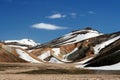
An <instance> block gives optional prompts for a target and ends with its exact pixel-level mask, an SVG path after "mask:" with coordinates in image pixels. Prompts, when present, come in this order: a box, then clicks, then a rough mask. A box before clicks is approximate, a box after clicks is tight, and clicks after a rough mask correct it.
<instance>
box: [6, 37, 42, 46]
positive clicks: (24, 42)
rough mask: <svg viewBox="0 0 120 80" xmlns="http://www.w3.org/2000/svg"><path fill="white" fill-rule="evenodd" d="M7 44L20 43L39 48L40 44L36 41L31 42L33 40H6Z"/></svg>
mask: <svg viewBox="0 0 120 80" xmlns="http://www.w3.org/2000/svg"><path fill="white" fill-rule="evenodd" d="M5 43H18V44H21V45H29V46H32V47H34V46H37V45H39V44H40V43H36V42H35V41H33V40H31V39H21V40H6V41H5Z"/></svg>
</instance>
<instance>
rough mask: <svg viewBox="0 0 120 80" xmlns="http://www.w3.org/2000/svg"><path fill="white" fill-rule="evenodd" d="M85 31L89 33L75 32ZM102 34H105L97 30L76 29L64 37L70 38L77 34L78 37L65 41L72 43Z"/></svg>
mask: <svg viewBox="0 0 120 80" xmlns="http://www.w3.org/2000/svg"><path fill="white" fill-rule="evenodd" d="M84 31H87V32H88V33H85V34H75V33H79V32H84ZM100 35H103V34H102V33H99V32H97V31H94V30H80V31H75V32H72V33H69V34H66V35H64V36H63V39H68V38H71V37H72V36H76V37H74V38H72V39H70V40H67V41H65V42H64V43H67V44H72V43H76V42H79V41H82V40H85V39H89V38H92V37H96V36H100ZM67 44H64V45H67Z"/></svg>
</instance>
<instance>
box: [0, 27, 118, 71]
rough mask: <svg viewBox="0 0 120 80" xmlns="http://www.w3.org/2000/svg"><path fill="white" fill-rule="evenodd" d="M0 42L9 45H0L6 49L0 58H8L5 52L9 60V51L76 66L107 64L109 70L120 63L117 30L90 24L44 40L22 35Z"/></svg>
mask: <svg viewBox="0 0 120 80" xmlns="http://www.w3.org/2000/svg"><path fill="white" fill-rule="evenodd" d="M1 46H7V47H8V48H7V49H6V48H4V47H1V49H0V51H1V50H3V51H5V52H2V51H1V52H2V53H1V54H0V57H2V59H3V60H0V61H1V62H9V60H8V61H6V58H5V57H4V55H6V54H7V58H8V57H9V59H10V60H11V59H13V58H12V57H11V54H12V56H14V57H15V60H17V61H18V62H30V63H64V64H65V63H71V64H74V65H75V67H77V68H87V69H104V70H105V68H106V67H110V69H111V70H112V69H113V70H115V66H118V65H119V64H120V31H119V32H114V33H109V34H104V33H100V32H98V31H96V30H94V29H92V28H85V29H82V30H75V31H72V32H70V33H68V34H65V35H63V36H61V37H59V38H57V39H54V40H52V41H50V42H47V43H44V44H38V43H36V42H34V41H33V40H30V39H22V40H10V41H4V42H1ZM9 50H12V51H9ZM14 54H17V56H16V55H14ZM4 58H5V59H4ZM15 60H12V61H13V62H15ZM107 69H109V68H107ZM117 69H118V70H120V68H117Z"/></svg>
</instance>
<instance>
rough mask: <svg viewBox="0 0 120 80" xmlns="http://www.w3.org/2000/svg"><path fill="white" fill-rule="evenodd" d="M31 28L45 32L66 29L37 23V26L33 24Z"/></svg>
mask: <svg viewBox="0 0 120 80" xmlns="http://www.w3.org/2000/svg"><path fill="white" fill-rule="evenodd" d="M32 27H33V28H36V29H45V30H59V29H67V27H61V26H56V25H53V24H48V23H37V24H33V25H32Z"/></svg>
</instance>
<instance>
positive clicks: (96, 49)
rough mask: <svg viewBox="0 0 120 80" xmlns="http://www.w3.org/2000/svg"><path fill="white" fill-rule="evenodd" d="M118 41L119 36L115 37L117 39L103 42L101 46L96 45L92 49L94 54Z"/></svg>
mask: <svg viewBox="0 0 120 80" xmlns="http://www.w3.org/2000/svg"><path fill="white" fill-rule="evenodd" d="M118 39H120V36H117V37H115V38H112V39H110V40H108V41H105V42H103V43H101V44H98V45H96V46H95V47H93V49H94V51H95V54H98V53H99V51H100V50H101V49H103V48H104V47H105V46H108V45H109V44H111V43H113V42H114V41H116V40H118Z"/></svg>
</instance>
